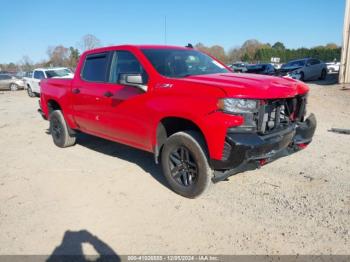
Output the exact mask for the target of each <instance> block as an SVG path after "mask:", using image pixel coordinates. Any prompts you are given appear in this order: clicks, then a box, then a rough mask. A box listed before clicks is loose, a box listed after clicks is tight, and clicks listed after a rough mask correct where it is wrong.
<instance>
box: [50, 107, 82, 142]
mask: <svg viewBox="0 0 350 262" xmlns="http://www.w3.org/2000/svg"><path fill="white" fill-rule="evenodd" d="M50 133H51V135H52V139H53V142H54V143H55V145H56V146H58V147H68V146H72V145H74V144H75V141H76V137H75V134H72V131H71V130H70V128H69V127H68V125H67V123H66V121H65V120H64V117H63V114H62V112H61V111H60V110H55V111H53V112H52V113H51V114H50Z"/></svg>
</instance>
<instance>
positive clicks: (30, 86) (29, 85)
mask: <svg viewBox="0 0 350 262" xmlns="http://www.w3.org/2000/svg"><path fill="white" fill-rule="evenodd" d="M73 77H74V74H73V72H72V71H71V70H70V69H69V68H66V67H52V68H37V69H35V70H34V71H33V73H32V75H31V77H24V78H23V80H24V82H25V88H26V89H27V92H28V95H29V96H30V97H36V96H39V95H40V85H39V84H40V81H41V79H46V78H73Z"/></svg>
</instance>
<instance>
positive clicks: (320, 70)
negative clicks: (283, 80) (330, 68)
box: [279, 58, 327, 81]
mask: <svg viewBox="0 0 350 262" xmlns="http://www.w3.org/2000/svg"><path fill="white" fill-rule="evenodd" d="M279 74H280V75H282V76H287V77H292V78H295V79H298V80H301V81H304V80H316V79H321V80H324V79H326V77H327V65H326V64H325V63H324V62H322V61H321V60H318V59H314V58H304V59H299V60H293V61H290V62H288V63H287V64H284V65H283V66H282V67H281V69H280V70H279Z"/></svg>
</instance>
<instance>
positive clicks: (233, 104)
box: [218, 98, 259, 132]
mask: <svg viewBox="0 0 350 262" xmlns="http://www.w3.org/2000/svg"><path fill="white" fill-rule="evenodd" d="M258 107H259V100H253V99H237V98H223V99H220V100H219V101H218V108H219V109H220V110H222V111H223V112H226V113H231V114H237V115H241V116H243V118H244V123H243V125H240V126H237V127H233V128H230V129H229V131H233V132H254V131H255V130H256V122H255V113H257V112H258Z"/></svg>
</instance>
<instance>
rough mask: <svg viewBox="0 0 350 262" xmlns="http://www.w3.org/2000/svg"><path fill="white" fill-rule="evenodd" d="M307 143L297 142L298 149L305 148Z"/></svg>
mask: <svg viewBox="0 0 350 262" xmlns="http://www.w3.org/2000/svg"><path fill="white" fill-rule="evenodd" d="M308 145H309V144H297V146H298V147H299V148H300V149H305V148H306V147H307V146H308Z"/></svg>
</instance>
